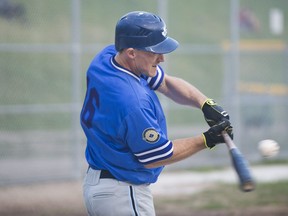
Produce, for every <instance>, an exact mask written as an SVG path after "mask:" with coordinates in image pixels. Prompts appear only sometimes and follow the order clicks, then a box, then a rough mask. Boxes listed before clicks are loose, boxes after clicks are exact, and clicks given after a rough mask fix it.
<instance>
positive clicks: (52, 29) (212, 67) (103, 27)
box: [0, 0, 288, 128]
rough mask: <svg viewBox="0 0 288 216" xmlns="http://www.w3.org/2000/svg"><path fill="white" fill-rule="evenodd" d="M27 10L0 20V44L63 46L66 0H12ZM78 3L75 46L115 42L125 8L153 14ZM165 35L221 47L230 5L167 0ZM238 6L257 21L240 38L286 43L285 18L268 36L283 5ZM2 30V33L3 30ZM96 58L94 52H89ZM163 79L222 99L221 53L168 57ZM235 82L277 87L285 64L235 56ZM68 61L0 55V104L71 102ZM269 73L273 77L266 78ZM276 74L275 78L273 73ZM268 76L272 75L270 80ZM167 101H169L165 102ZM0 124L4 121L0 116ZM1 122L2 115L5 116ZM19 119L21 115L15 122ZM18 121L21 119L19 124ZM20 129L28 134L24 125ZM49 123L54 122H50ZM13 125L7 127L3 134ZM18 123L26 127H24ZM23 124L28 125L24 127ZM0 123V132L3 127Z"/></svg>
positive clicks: (121, 4) (189, 115)
mask: <svg viewBox="0 0 288 216" xmlns="http://www.w3.org/2000/svg"><path fill="white" fill-rule="evenodd" d="M11 2H13V3H20V4H22V5H23V6H24V7H25V9H26V14H25V20H24V21H23V20H22V21H21V20H17V19H14V20H9V21H8V20H6V19H4V18H0V29H3V31H0V44H1V43H12V44H18V43H28V44H41V43H43V44H57V43H59V44H69V43H70V42H71V40H72V30H71V27H72V19H71V10H72V6H71V2H72V1H70V0H61V1H57V0H51V1H38V0H26V1H21V0H14V1H11ZM80 2H81V8H80V9H81V12H80V17H81V25H80V35H81V42H82V43H83V44H84V45H88V44H91V43H92V44H93V43H103V44H110V43H113V40H114V28H115V24H116V22H117V20H118V19H119V17H120V16H122V15H123V14H125V13H127V12H129V11H132V10H146V11H151V12H155V13H157V10H158V5H157V1H154V0H147V1H141V0H121V1H115V0H85V1H80ZM167 2H168V3H167V10H168V12H167V16H166V17H165V21H166V23H167V25H168V34H169V35H170V36H172V37H174V38H176V39H177V40H178V41H179V42H180V47H181V46H185V43H192V44H211V45H220V44H221V43H222V42H223V40H227V39H229V38H230V24H229V16H230V14H229V13H230V12H229V9H230V1H229V0H218V1H217V4H214V5H213V7H211V1H210V0H193V1H190V0H180V1H173V0H167ZM240 3H241V4H240V6H241V7H249V8H250V9H251V10H252V11H253V12H254V13H255V15H256V16H257V17H258V19H259V20H260V22H261V27H262V30H261V32H257V33H255V32H249V33H247V32H246V33H245V35H241V36H242V39H253V38H258V39H280V40H287V38H288V37H287V34H288V33H287V29H288V16H284V19H285V21H284V24H285V27H284V30H285V32H284V33H283V34H282V35H280V36H277V37H276V36H273V35H271V33H270V32H269V26H268V23H269V22H268V20H267V19H268V14H269V10H270V8H272V7H278V8H282V9H283V10H284V9H286V8H288V2H287V1H285V0H277V1H272V0H261V1H260V0H258V1H249V0H241V1H240ZM4 30H5V31H4ZM95 53H96V50H95ZM93 56H94V54H92V53H89V54H88V53H85V52H83V54H82V56H81V61H82V65H81V67H82V70H81V83H82V94H81V97H82V99H83V98H84V92H85V72H86V69H87V67H88V65H89V62H90V61H91V59H92V57H93ZM167 62H168V66H169V70H168V71H167V73H168V74H171V75H175V76H179V77H182V78H183V79H185V80H187V81H189V82H191V83H193V84H194V85H196V87H198V88H200V89H201V90H202V91H203V92H204V93H205V94H206V95H208V96H209V97H212V98H215V99H218V98H219V99H220V98H221V97H222V96H223V89H222V82H223V80H224V78H225V77H224V76H226V75H225V74H224V69H225V65H224V56H223V55H222V54H205V55H203V54H180V53H178V52H177V51H176V52H175V53H172V54H171V55H169V56H168V60H167ZM241 62H242V63H243V65H241V74H240V79H241V80H244V81H261V82H268V81H273V82H281V81H283V80H286V75H285V73H283V70H284V71H285V68H286V65H285V64H284V63H285V59H284V58H283V59H281V58H279V55H273V54H269V55H264V56H262V55H261V56H252V57H251V56H246V55H243V56H241ZM71 63H72V58H71V54H70V53H65V52H63V53H57V54H56V53H14V52H1V53H0V73H1V79H0V101H1V102H0V105H13V104H55V103H70V102H71V101H72V93H71V90H72V88H73V87H72V68H71ZM271 71H274V73H271ZM278 71H279V72H278ZM271 74H273V76H271ZM169 103H170V102H169ZM168 116H169V117H168V121H169V122H170V123H173V124H183V123H184V124H185V123H191V122H194V123H195V122H196V123H198V122H203V119H202V116H199V113H198V112H194V111H193V112H190V110H189V109H188V110H183V112H182V111H181V112H179V111H178V110H176V111H174V110H171V111H169V113H168ZM1 118H3V116H2V117H1ZM4 118H6V117H4ZM20 119H22V117H20ZM23 121H24V120H23ZM26 121H27V122H26V125H27V128H31V126H30V125H34V124H29V121H30V120H29V119H28V118H27V120H26ZM54 122H57V120H55V121H54ZM12 124H15V122H14V121H10V122H7V124H5V126H6V127H7V128H18V127H17V126H13V125H12ZM24 125H25V124H24ZM28 125H29V126H28ZM5 126H3V125H2V128H3V127H5Z"/></svg>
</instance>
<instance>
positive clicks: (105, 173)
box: [100, 170, 116, 179]
mask: <svg viewBox="0 0 288 216" xmlns="http://www.w3.org/2000/svg"><path fill="white" fill-rule="evenodd" d="M105 178H110V179H116V178H115V177H114V176H113V175H112V174H111V173H110V172H109V171H108V170H101V173H100V179H105Z"/></svg>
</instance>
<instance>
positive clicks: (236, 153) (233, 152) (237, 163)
mask: <svg viewBox="0 0 288 216" xmlns="http://www.w3.org/2000/svg"><path fill="white" fill-rule="evenodd" d="M222 136H223V138H224V141H225V143H226V145H227V147H228V149H229V152H230V156H231V160H232V163H233V167H234V169H235V171H236V173H237V175H238V177H239V180H240V189H241V190H242V191H244V192H249V191H252V190H254V189H255V181H254V180H253V178H252V175H251V172H250V169H249V166H248V162H247V161H246V159H245V158H244V156H243V155H242V153H241V152H240V150H239V149H238V148H237V146H236V145H235V143H234V142H233V140H232V139H231V138H230V136H229V135H228V134H227V132H226V131H223V132H222Z"/></svg>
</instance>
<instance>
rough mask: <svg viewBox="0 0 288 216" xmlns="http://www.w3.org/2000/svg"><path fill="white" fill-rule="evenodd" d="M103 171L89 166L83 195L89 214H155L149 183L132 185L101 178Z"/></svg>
mask: <svg viewBox="0 0 288 216" xmlns="http://www.w3.org/2000/svg"><path fill="white" fill-rule="evenodd" d="M100 173H101V171H99V170H94V169H92V168H89V169H88V171H87V173H86V175H85V178H84V184H83V196H84V202H85V206H86V209H87V212H88V215H89V216H155V209H154V204H153V196H152V194H151V190H150V187H149V185H132V184H128V183H126V182H121V181H118V180H116V179H112V178H100Z"/></svg>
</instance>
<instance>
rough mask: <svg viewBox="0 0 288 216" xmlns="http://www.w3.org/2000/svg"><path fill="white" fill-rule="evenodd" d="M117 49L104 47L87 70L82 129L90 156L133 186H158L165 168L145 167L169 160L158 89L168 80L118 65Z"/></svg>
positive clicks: (159, 74)
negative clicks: (148, 184) (148, 75)
mask: <svg viewBox="0 0 288 216" xmlns="http://www.w3.org/2000/svg"><path fill="white" fill-rule="evenodd" d="M115 55H116V50H115V47H114V45H110V46H108V47H106V48H104V49H103V50H102V51H101V52H100V53H99V54H98V55H97V56H96V57H95V58H94V59H93V60H92V62H91V64H90V66H89V68H88V70H87V91H86V96H85V100H84V104H83V108H82V111H81V126H82V128H83V131H84V133H85V135H86V137H87V147H86V151H85V156H86V160H87V162H88V164H89V165H90V166H91V167H92V168H94V169H100V170H109V171H110V172H111V173H112V174H113V175H114V176H115V177H116V178H117V179H118V180H120V181H125V182H130V183H133V184H147V183H154V182H156V181H157V178H158V176H159V174H160V173H161V171H162V169H163V167H158V168H151V169H148V168H145V166H144V165H145V164H149V163H152V162H155V161H159V160H163V159H166V158H169V157H171V156H172V155H173V144H172V142H171V141H170V140H169V139H168V138H167V128H166V119H165V116H164V113H163V110H162V107H161V104H160V102H159V99H158V97H157V95H156V94H155V92H154V91H155V90H156V89H157V88H158V87H159V86H160V84H161V82H162V81H163V78H164V72H163V69H162V68H161V67H160V66H157V75H156V76H155V77H145V76H143V75H141V76H140V77H138V76H137V75H135V74H134V73H133V72H132V71H129V70H127V69H125V68H123V67H121V66H120V65H119V64H118V63H117V62H116V61H115V60H114V57H115Z"/></svg>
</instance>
